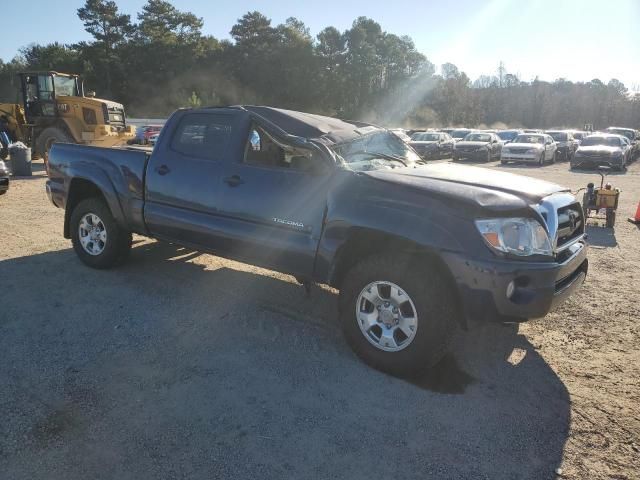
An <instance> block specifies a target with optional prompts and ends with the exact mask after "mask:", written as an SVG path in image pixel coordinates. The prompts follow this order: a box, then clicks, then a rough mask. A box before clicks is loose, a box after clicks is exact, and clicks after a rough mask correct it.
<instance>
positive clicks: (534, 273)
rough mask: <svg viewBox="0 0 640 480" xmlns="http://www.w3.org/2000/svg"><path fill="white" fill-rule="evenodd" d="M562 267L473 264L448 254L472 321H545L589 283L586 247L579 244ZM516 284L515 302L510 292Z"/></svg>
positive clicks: (555, 264) (566, 255)
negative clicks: (539, 319) (508, 295)
mask: <svg viewBox="0 0 640 480" xmlns="http://www.w3.org/2000/svg"><path fill="white" fill-rule="evenodd" d="M563 254H564V257H563V260H562V261H559V262H520V261H508V260H496V261H474V260H469V259H467V258H464V257H463V256H461V255H459V254H453V253H449V254H445V255H444V260H445V262H446V263H447V265H448V266H449V269H450V270H451V272H452V274H453V276H454V279H455V281H456V283H457V285H458V292H459V295H460V299H461V303H462V306H463V310H464V314H465V317H466V319H467V321H468V322H469V321H493V322H501V321H502V322H503V321H525V320H527V319H530V318H540V317H544V316H545V315H546V314H547V313H549V312H550V311H551V310H552V309H553V308H555V307H557V306H558V305H559V304H561V303H562V302H563V301H565V300H566V299H567V298H568V297H569V296H570V295H571V294H572V293H573V292H574V291H575V290H576V289H577V288H578V287H580V285H582V283H583V282H584V280H585V278H586V275H587V270H588V266H589V263H588V260H587V247H586V244H585V243H583V242H582V241H579V242H577V243H575V244H573V245H572V246H571V247H569V248H568V249H567V250H566V251H565V252H564V253H563ZM511 282H514V284H515V285H516V287H515V291H514V293H513V294H512V295H511V297H510V298H509V297H507V287H508V286H509V284H510V283H511Z"/></svg>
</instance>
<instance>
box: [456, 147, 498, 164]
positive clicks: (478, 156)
mask: <svg viewBox="0 0 640 480" xmlns="http://www.w3.org/2000/svg"><path fill="white" fill-rule="evenodd" d="M488 158H489V152H488V150H487V149H486V148H481V149H479V150H468V151H467V150H454V151H453V159H454V160H476V161H483V162H484V161H486V160H488Z"/></svg>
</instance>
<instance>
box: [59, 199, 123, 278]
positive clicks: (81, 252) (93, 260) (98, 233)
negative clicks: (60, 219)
mask: <svg viewBox="0 0 640 480" xmlns="http://www.w3.org/2000/svg"><path fill="white" fill-rule="evenodd" d="M70 229H71V242H72V243H73V249H74V250H75V252H76V254H77V255H78V257H80V260H82V262H83V263H85V264H86V265H88V266H90V267H92V268H98V269H106V268H111V267H113V266H115V265H118V264H119V263H121V262H122V261H123V260H124V259H125V258H126V256H127V254H128V253H129V250H130V249H131V233H129V232H127V231H125V230H123V229H122V228H121V227H120V226H119V225H118V223H117V222H116V220H115V218H113V215H112V214H111V210H110V209H109V207H108V206H107V204H106V203H105V202H104V200H102V199H100V198H88V199H86V200H82V201H81V202H80V203H78V205H77V206H76V207H75V208H74V209H73V212H72V213H71V222H70Z"/></svg>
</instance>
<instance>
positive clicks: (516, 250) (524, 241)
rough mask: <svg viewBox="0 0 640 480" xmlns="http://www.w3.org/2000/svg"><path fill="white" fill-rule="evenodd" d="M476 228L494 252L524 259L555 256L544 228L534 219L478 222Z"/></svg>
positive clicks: (501, 219) (500, 219)
mask: <svg viewBox="0 0 640 480" xmlns="http://www.w3.org/2000/svg"><path fill="white" fill-rule="evenodd" d="M475 223H476V227H477V228H478V231H479V232H480V234H481V235H482V237H483V238H484V240H485V242H486V243H487V245H489V246H490V247H491V248H493V249H494V250H498V251H500V252H504V253H510V254H513V255H518V256H522V257H527V256H530V255H548V256H551V255H553V252H552V250H551V240H550V239H549V235H548V234H547V231H546V230H545V229H544V227H543V226H542V225H541V224H540V222H538V221H537V220H534V219H532V218H492V219H487V220H476V222H475Z"/></svg>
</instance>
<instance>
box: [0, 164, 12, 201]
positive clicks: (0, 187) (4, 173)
mask: <svg viewBox="0 0 640 480" xmlns="http://www.w3.org/2000/svg"><path fill="white" fill-rule="evenodd" d="M10 174H11V172H9V167H7V164H6V163H5V162H4V160H0V195H4V194H5V193H7V191H8V190H9V175H10Z"/></svg>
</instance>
